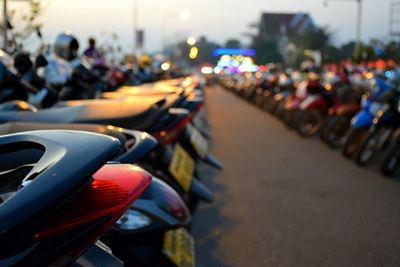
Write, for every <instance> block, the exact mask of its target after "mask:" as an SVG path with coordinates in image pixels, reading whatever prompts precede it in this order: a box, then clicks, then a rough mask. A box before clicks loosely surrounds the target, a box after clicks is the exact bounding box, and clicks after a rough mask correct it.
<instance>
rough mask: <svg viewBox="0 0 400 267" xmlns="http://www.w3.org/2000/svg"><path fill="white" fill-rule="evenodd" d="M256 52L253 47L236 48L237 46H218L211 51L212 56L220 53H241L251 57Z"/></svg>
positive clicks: (220, 54)
mask: <svg viewBox="0 0 400 267" xmlns="http://www.w3.org/2000/svg"><path fill="white" fill-rule="evenodd" d="M255 54H256V51H255V50H254V49H237V48H218V49H215V50H214V52H213V55H214V56H216V57H217V56H222V55H242V56H247V57H252V56H254V55H255Z"/></svg>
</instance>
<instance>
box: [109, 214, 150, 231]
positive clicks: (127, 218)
mask: <svg viewBox="0 0 400 267" xmlns="http://www.w3.org/2000/svg"><path fill="white" fill-rule="evenodd" d="M151 223H152V220H151V219H150V218H149V217H147V216H146V215H144V214H143V213H141V212H139V211H136V210H132V209H128V210H127V211H126V212H125V213H124V214H123V215H122V216H121V218H119V219H118V221H117V222H116V223H115V225H116V226H117V227H118V228H119V229H121V230H138V229H142V228H144V227H147V226H149V225H150V224H151Z"/></svg>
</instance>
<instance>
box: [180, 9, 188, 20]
mask: <svg viewBox="0 0 400 267" xmlns="http://www.w3.org/2000/svg"><path fill="white" fill-rule="evenodd" d="M178 18H179V19H180V20H188V19H189V18H190V12H189V11H187V10H182V11H181V12H179V15H178Z"/></svg>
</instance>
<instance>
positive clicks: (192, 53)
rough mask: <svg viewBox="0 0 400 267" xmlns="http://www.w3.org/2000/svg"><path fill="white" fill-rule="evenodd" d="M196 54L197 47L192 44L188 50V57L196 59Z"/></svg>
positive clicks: (197, 53)
mask: <svg viewBox="0 0 400 267" xmlns="http://www.w3.org/2000/svg"><path fill="white" fill-rule="evenodd" d="M198 55H199V49H198V48H197V47H195V46H193V47H192V48H190V52H189V58H190V59H196V58H197V56H198Z"/></svg>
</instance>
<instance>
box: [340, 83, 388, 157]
mask: <svg viewBox="0 0 400 267" xmlns="http://www.w3.org/2000/svg"><path fill="white" fill-rule="evenodd" d="M370 83H371V84H370V86H371V88H372V89H371V95H369V94H365V95H364V96H363V98H362V100H361V107H362V109H361V111H359V112H358V113H357V114H356V115H355V116H354V117H353V118H352V120H351V127H350V129H349V130H348V132H347V134H346V136H345V138H344V143H343V146H342V154H343V155H344V156H345V157H347V158H350V157H353V156H354V155H355V153H357V151H358V150H359V149H360V146H361V144H362V143H363V141H364V139H365V137H366V136H367V134H368V129H369V128H370V127H371V126H372V125H373V120H374V118H375V116H376V115H377V114H378V112H379V111H380V110H381V109H382V107H383V105H384V104H383V103H380V102H379V98H380V97H381V95H383V94H384V93H385V92H386V91H389V90H392V89H393V88H392V86H390V85H389V84H388V83H387V82H386V81H385V80H384V79H382V78H379V77H375V78H374V79H372V80H370Z"/></svg>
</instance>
